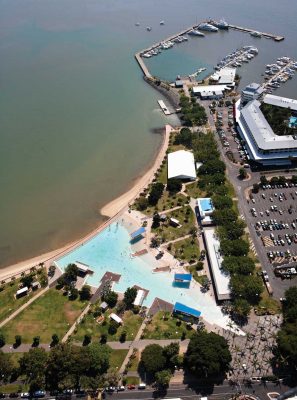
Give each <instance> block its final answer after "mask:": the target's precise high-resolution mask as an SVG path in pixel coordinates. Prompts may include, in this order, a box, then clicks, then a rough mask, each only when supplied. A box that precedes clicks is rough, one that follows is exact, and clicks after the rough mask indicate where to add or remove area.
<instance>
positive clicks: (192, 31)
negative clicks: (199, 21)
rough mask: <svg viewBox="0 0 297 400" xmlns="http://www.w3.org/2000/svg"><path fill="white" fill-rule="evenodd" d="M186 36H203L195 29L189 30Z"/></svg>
mask: <svg viewBox="0 0 297 400" xmlns="http://www.w3.org/2000/svg"><path fill="white" fill-rule="evenodd" d="M188 35H191V36H201V37H203V36H205V35H204V33H202V32H199V31H198V30H197V29H191V30H190V31H189V32H188Z"/></svg>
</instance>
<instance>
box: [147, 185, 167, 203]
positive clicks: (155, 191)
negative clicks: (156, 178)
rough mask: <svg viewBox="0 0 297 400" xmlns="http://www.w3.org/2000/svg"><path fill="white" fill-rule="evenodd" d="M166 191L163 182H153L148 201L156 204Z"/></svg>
mask: <svg viewBox="0 0 297 400" xmlns="http://www.w3.org/2000/svg"><path fill="white" fill-rule="evenodd" d="M163 191H164V185H163V183H161V182H156V183H153V184H152V186H151V190H150V194H149V197H148V202H149V204H150V205H151V206H155V205H156V204H157V203H158V201H159V200H160V198H161V196H162V194H163Z"/></svg>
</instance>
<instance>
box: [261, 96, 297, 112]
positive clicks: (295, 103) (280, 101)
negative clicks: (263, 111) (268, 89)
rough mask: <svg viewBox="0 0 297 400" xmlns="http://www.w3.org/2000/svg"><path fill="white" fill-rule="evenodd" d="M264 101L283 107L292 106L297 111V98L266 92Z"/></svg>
mask: <svg viewBox="0 0 297 400" xmlns="http://www.w3.org/2000/svg"><path fill="white" fill-rule="evenodd" d="M263 103H266V104H271V105H272V106H278V107H283V108H290V109H291V110H293V111H297V100H294V99H289V98H287V97H280V96H274V95H273V94H266V95H265V96H264V98H263Z"/></svg>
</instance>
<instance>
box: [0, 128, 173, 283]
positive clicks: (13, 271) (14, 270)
mask: <svg viewBox="0 0 297 400" xmlns="http://www.w3.org/2000/svg"><path fill="white" fill-rule="evenodd" d="M172 130H173V127H172V126H171V125H168V124H166V125H165V132H164V133H163V140H162V143H161V146H160V148H159V150H158V153H157V154H156V157H155V159H154V162H153V164H152V166H151V167H150V168H149V169H148V171H147V172H146V173H145V174H144V175H143V176H142V177H140V178H137V179H136V182H135V183H134V185H133V186H132V187H131V188H130V189H128V190H127V191H126V192H125V193H123V194H122V195H120V196H118V197H117V198H115V199H114V200H112V201H110V202H109V203H107V204H106V205H105V206H103V207H102V208H101V209H100V214H101V215H102V216H106V217H108V220H107V221H105V222H103V223H102V224H101V225H100V226H98V227H97V228H95V229H94V230H92V231H91V232H90V233H88V234H87V235H86V236H84V237H82V238H79V239H77V240H75V241H73V242H70V243H68V244H66V245H65V246H63V247H60V248H58V249H55V250H52V251H49V252H46V253H43V254H40V255H38V256H36V257H32V258H30V259H26V260H23V261H20V262H18V263H15V264H12V265H10V266H8V267H5V268H3V269H0V279H1V280H6V279H10V278H11V277H12V276H16V275H18V274H19V275H20V274H21V273H22V272H24V271H27V270H29V269H30V268H32V267H33V266H36V265H38V264H40V263H44V264H50V263H51V262H53V261H54V260H55V259H56V258H58V257H62V256H63V255H65V254H67V253H69V252H70V251H72V250H74V249H75V248H76V247H78V246H81V245H83V244H84V243H85V242H86V241H88V240H90V239H91V238H92V237H93V236H95V235H97V234H98V233H99V232H101V231H102V230H103V229H105V228H106V227H107V226H108V225H109V224H110V223H112V222H113V220H115V219H116V218H117V217H118V216H119V215H120V214H121V213H123V212H124V211H125V210H126V209H128V204H129V203H130V202H133V201H134V200H135V198H136V197H137V196H138V195H139V194H140V193H141V192H142V191H143V189H144V188H145V187H146V186H147V185H148V184H149V183H151V181H152V180H153V178H154V174H155V172H156V171H157V170H158V168H159V167H160V165H161V163H162V161H163V159H164V157H165V155H166V151H167V148H168V145H169V138H170V133H171V131H172Z"/></svg>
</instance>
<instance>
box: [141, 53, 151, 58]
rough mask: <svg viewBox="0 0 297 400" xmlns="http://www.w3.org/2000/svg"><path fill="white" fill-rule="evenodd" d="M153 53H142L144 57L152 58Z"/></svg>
mask: <svg viewBox="0 0 297 400" xmlns="http://www.w3.org/2000/svg"><path fill="white" fill-rule="evenodd" d="M151 56H152V55H151V54H150V53H144V54H142V57H144V58H151Z"/></svg>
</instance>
